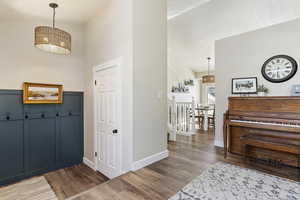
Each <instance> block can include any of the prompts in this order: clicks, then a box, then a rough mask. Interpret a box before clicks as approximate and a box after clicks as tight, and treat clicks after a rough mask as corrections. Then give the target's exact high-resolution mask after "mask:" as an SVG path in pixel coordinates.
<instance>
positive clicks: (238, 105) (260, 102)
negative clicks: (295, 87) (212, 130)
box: [224, 97, 300, 167]
mask: <svg viewBox="0 0 300 200" xmlns="http://www.w3.org/2000/svg"><path fill="white" fill-rule="evenodd" d="M228 107H229V108H228V111H227V112H226V113H225V114H224V148H225V149H224V156H225V157H226V156H227V152H230V153H233V154H238V155H244V156H245V151H246V147H250V148H251V149H250V150H249V152H248V153H249V156H250V157H252V158H258V159H266V160H270V159H271V160H275V161H279V162H281V163H282V164H284V165H289V166H293V167H300V97H230V98H229V106H228ZM247 151H248V150H247Z"/></svg>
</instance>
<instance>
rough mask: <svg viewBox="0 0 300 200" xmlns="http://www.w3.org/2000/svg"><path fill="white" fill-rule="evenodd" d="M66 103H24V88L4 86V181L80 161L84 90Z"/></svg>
mask: <svg viewBox="0 0 300 200" xmlns="http://www.w3.org/2000/svg"><path fill="white" fill-rule="evenodd" d="M63 98H64V101H63V103H62V104H26V105H24V104H23V103H22V91H19V90H0V163H1V164H0V185H4V184H8V183H11V182H15V181H18V180H21V179H24V178H27V177H31V176H35V175H39V174H42V173H45V172H49V171H52V170H55V169H59V168H63V167H67V166H71V165H75V164H79V163H81V162H82V157H83V93H82V92H64V97H63Z"/></svg>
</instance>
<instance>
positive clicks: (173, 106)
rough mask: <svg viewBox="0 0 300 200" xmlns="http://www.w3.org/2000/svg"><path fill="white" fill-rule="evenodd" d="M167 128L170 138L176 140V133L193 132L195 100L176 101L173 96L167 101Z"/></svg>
mask: <svg viewBox="0 0 300 200" xmlns="http://www.w3.org/2000/svg"><path fill="white" fill-rule="evenodd" d="M168 128H169V133H170V140H173V141H175V140H176V134H180V135H194V134H195V101H194V98H193V99H192V102H176V101H175V97H173V99H172V100H169V103H168Z"/></svg>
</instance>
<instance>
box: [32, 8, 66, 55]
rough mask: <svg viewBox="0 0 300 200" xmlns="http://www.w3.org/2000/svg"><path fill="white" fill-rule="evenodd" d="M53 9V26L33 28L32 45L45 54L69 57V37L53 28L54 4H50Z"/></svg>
mask: <svg viewBox="0 0 300 200" xmlns="http://www.w3.org/2000/svg"><path fill="white" fill-rule="evenodd" d="M49 6H50V7H51V8H53V26H52V27H49V26H38V27H36V28H35V30H34V32H35V38H34V45H35V46H36V47H37V48H39V49H41V50H43V51H47V52H51V53H55V54H61V55H69V54H70V53H71V35H70V34H69V33H67V32H65V31H63V30H61V29H58V28H55V9H56V8H57V7H58V5H57V4H56V3H50V4H49Z"/></svg>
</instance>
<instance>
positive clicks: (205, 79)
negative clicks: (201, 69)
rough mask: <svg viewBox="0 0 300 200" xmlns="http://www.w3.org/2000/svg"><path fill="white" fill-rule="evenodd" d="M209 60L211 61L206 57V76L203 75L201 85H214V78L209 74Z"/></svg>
mask: <svg viewBox="0 0 300 200" xmlns="http://www.w3.org/2000/svg"><path fill="white" fill-rule="evenodd" d="M210 60H211V58H210V57H208V58H207V62H208V74H207V75H205V76H202V83H214V82H215V76H214V75H210V74H209V68H210Z"/></svg>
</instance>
